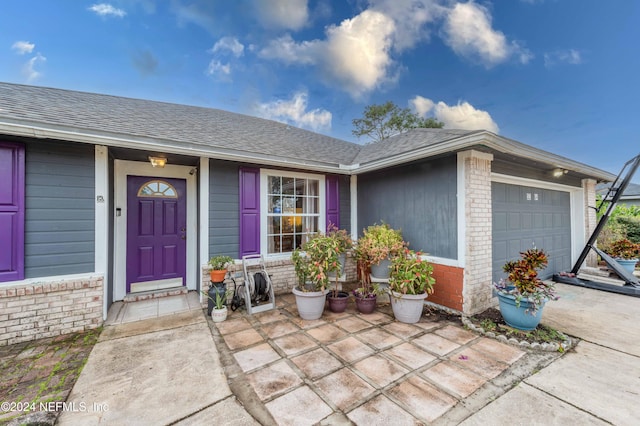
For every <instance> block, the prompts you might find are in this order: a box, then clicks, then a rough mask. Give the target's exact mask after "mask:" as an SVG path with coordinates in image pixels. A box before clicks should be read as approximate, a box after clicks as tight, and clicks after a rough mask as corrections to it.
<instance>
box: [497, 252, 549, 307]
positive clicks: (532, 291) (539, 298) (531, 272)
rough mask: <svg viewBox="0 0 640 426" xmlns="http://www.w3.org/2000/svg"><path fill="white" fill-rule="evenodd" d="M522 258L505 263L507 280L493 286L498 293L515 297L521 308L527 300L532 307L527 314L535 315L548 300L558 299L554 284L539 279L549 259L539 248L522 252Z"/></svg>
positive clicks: (504, 268)
mask: <svg viewBox="0 0 640 426" xmlns="http://www.w3.org/2000/svg"><path fill="white" fill-rule="evenodd" d="M520 257H521V259H519V260H513V261H511V262H507V263H505V265H504V266H503V267H502V270H503V271H504V272H506V273H507V274H508V276H507V280H506V281H505V280H500V282H498V283H494V284H493V285H494V287H495V289H496V290H497V291H498V292H500V293H502V294H510V295H512V296H514V297H515V302H516V306H520V303H521V302H522V300H527V301H528V302H529V303H530V306H531V307H530V308H529V309H528V310H527V312H528V313H530V314H531V315H535V314H536V313H537V312H538V309H540V307H542V305H544V303H545V302H546V301H547V300H557V299H558V297H557V296H556V293H555V285H554V284H553V282H552V281H547V282H545V281H542V280H541V279H540V278H539V277H538V270H539V269H544V268H546V267H547V265H548V263H549V258H548V256H547V254H546V253H545V252H544V251H543V250H540V249H537V248H533V249H529V250H527V251H525V252H521V253H520Z"/></svg>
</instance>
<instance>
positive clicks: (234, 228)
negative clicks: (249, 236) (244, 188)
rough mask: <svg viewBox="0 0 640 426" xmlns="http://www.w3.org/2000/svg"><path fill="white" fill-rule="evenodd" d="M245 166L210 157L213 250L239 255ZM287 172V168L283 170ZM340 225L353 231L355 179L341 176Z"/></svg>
mask: <svg viewBox="0 0 640 426" xmlns="http://www.w3.org/2000/svg"><path fill="white" fill-rule="evenodd" d="M241 166H247V167H254V168H260V166H257V165H253V164H249V165H244V164H240V163H234V162H229V161H219V160H210V161H209V194H210V195H209V254H208V256H209V257H211V256H214V255H227V256H231V257H233V258H238V256H239V251H240V243H239V241H240V227H239V226H240V225H239V223H240V222H239V221H240V218H239V214H240V201H239V200H240V180H239V179H240V178H239V175H238V173H239V168H240V167H241ZM283 172H285V173H286V170H283ZM339 185H340V186H339V193H340V228H342V229H346V230H347V231H349V232H350V231H351V183H350V178H349V176H340V180H339Z"/></svg>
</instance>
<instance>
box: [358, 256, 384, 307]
mask: <svg viewBox="0 0 640 426" xmlns="http://www.w3.org/2000/svg"><path fill="white" fill-rule="evenodd" d="M358 275H359V277H360V283H361V284H362V285H361V287H358V288H356V289H355V290H353V297H354V298H355V301H356V309H358V312H360V313H361V314H370V313H372V312H373V311H374V310H375V308H376V303H377V300H378V295H379V294H382V289H381V288H380V286H379V285H378V283H372V282H371V277H370V275H369V265H368V264H366V263H365V262H363V261H360V260H359V261H358Z"/></svg>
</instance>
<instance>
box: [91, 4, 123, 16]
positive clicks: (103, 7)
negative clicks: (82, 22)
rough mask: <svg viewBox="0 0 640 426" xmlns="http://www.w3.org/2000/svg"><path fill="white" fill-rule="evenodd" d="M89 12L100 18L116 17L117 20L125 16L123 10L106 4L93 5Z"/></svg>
mask: <svg viewBox="0 0 640 426" xmlns="http://www.w3.org/2000/svg"><path fill="white" fill-rule="evenodd" d="M89 10H90V11H92V12H95V13H96V14H98V15H100V16H117V17H118V18H122V17H123V16H125V15H126V14H127V12H125V11H124V10H122V9H118V8H115V7H113V6H111V5H110V4H108V3H100V4H94V5H93V6H91V7H90V8H89Z"/></svg>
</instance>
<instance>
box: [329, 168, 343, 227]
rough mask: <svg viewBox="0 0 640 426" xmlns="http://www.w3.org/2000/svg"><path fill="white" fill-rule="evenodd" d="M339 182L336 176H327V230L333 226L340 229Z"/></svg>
mask: <svg viewBox="0 0 640 426" xmlns="http://www.w3.org/2000/svg"><path fill="white" fill-rule="evenodd" d="M339 184H340V180H339V179H338V176H327V178H326V186H327V193H326V195H327V228H328V227H329V225H330V224H333V225H335V226H337V227H338V228H340V192H339V190H338V187H339Z"/></svg>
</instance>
